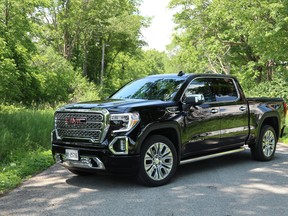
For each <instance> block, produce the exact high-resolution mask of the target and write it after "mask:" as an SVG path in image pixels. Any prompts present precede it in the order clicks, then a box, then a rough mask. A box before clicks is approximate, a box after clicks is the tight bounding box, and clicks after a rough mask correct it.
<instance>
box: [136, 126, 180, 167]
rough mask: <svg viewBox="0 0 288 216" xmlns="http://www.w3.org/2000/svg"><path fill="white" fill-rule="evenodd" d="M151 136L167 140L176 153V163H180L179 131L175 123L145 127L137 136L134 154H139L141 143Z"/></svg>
mask: <svg viewBox="0 0 288 216" xmlns="http://www.w3.org/2000/svg"><path fill="white" fill-rule="evenodd" d="M151 135H162V136H164V137H166V138H168V139H169V140H170V141H171V142H172V143H173V145H174V146H175V149H176V151H177V156H178V162H179V161H180V155H181V130H180V126H179V124H177V123H173V122H171V123H164V124H163V123H155V124H152V125H149V126H147V127H146V128H145V129H144V130H143V132H142V133H141V135H140V136H139V139H138V142H137V147H136V152H137V153H140V151H141V148H142V145H143V143H144V142H145V141H146V140H147V138H148V137H150V136H151Z"/></svg>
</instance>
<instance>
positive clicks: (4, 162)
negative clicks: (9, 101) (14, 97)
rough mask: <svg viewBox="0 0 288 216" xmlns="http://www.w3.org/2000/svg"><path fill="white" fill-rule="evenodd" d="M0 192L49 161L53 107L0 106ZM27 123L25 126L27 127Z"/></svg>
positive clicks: (37, 170)
mask: <svg viewBox="0 0 288 216" xmlns="http://www.w3.org/2000/svg"><path fill="white" fill-rule="evenodd" d="M0 121H1V124H0V131H1V133H0V170H1V172H0V194H2V193H3V192H4V191H6V190H7V189H10V188H13V187H15V186H17V185H18V184H19V183H20V182H21V181H22V179H25V178H26V177H27V176H29V175H32V174H35V173H37V172H39V171H41V170H44V169H45V168H47V167H49V166H50V165H51V164H53V159H52V155H51V151H50V148H51V147H50V145H51V144H50V133H51V130H52V128H53V110H52V109H46V110H27V109H24V108H23V107H19V106H14V105H10V106H4V105H1V106H0ZM28 126H29V127H28Z"/></svg>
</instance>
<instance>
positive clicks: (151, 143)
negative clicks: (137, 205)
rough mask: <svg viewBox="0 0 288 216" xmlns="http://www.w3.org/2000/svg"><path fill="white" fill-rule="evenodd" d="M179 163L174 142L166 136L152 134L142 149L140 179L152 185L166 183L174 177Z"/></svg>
mask: <svg viewBox="0 0 288 216" xmlns="http://www.w3.org/2000/svg"><path fill="white" fill-rule="evenodd" d="M177 165H178V162H177V152H176V149H175V146H174V145H173V143H172V142H171V141H170V140H169V139H168V138H166V137H164V136H160V135H153V136H150V137H149V138H148V139H147V140H146V141H145V142H144V143H143V146H142V149H141V153H140V162H139V171H138V181H139V182H140V183H141V184H144V185H146V186H151V187H155V186H160V185H164V184H166V183H168V182H169V181H170V179H171V178H172V177H173V175H174V173H175V172H176V168H177Z"/></svg>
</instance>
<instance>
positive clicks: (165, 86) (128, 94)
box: [111, 77, 185, 101]
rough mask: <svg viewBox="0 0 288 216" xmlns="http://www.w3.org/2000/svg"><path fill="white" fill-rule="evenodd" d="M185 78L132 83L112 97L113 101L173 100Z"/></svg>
mask: <svg viewBox="0 0 288 216" xmlns="http://www.w3.org/2000/svg"><path fill="white" fill-rule="evenodd" d="M184 81H185V78H181V77H177V78H176V77H175V78H157V77H146V78H144V79H139V80H136V81H134V82H131V83H129V84H127V85H126V86H124V87H123V88H122V89H120V90H119V91H118V92H116V93H115V94H114V95H112V97H111V98H112V99H146V100H163V101H168V100H172V99H173V97H174V96H175V94H176V93H177V92H178V90H179V88H180V86H181V85H182V84H183V82H184Z"/></svg>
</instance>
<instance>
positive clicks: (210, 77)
mask: <svg viewBox="0 0 288 216" xmlns="http://www.w3.org/2000/svg"><path fill="white" fill-rule="evenodd" d="M203 78H204V79H232V81H233V84H234V87H235V89H236V92H237V99H236V100H228V101H215V102H204V104H217V103H227V102H229V103H233V102H237V101H239V100H240V93H239V90H238V88H237V85H236V82H235V80H234V79H233V78H232V77H214V76H199V77H195V78H194V79H192V80H191V81H190V82H189V84H188V85H187V86H186V88H185V90H184V91H183V93H182V95H181V97H180V102H181V103H184V102H183V97H184V94H185V92H186V91H187V89H188V87H189V85H190V84H191V83H192V82H193V81H194V80H197V79H203Z"/></svg>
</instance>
